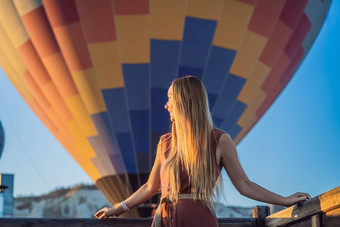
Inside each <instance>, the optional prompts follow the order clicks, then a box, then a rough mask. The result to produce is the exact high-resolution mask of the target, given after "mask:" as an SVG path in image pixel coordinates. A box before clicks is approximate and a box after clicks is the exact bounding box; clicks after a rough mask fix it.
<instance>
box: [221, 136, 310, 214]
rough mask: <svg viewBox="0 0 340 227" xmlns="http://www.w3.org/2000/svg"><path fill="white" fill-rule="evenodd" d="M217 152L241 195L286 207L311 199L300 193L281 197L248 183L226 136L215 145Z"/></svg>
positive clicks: (232, 145) (232, 146)
mask: <svg viewBox="0 0 340 227" xmlns="http://www.w3.org/2000/svg"><path fill="white" fill-rule="evenodd" d="M217 152H218V154H220V155H221V161H222V163H223V166H224V168H225V170H226V171H227V174H228V176H229V178H230V180H231V182H232V183H233V185H234V186H235V188H236V189H237V190H238V191H239V192H240V194H241V195H244V196H246V197H249V198H251V199H254V200H257V201H261V202H266V203H271V204H277V205H283V206H287V207H288V206H291V205H293V204H296V203H298V202H301V201H305V200H306V199H310V198H311V197H310V195H309V194H308V193H300V192H298V193H295V194H293V195H291V196H288V197H283V196H280V195H278V194H275V193H273V192H271V191H268V190H267V189H265V188H263V187H261V186H259V185H258V184H256V183H254V182H252V181H250V180H249V179H248V177H247V175H246V174H245V172H244V170H243V168H242V166H241V164H240V161H239V160H238V157H237V151H236V148H235V145H234V142H233V141H232V139H231V138H230V136H228V135H227V134H222V135H221V137H220V139H219V142H218V145H217Z"/></svg>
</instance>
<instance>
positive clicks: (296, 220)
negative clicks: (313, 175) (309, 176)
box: [264, 187, 340, 227]
mask: <svg viewBox="0 0 340 227" xmlns="http://www.w3.org/2000/svg"><path fill="white" fill-rule="evenodd" d="M264 225H265V226H266V227H274V226H275V227H276V226H292V227H294V226H299V227H300V226H312V227H320V226H325V227H329V226H334V227H339V226H340V187H337V188H334V189H333V190H331V191H328V192H326V193H324V194H321V195H319V196H317V197H314V198H312V199H310V200H309V201H306V202H303V203H301V204H297V205H294V206H291V207H288V208H287V209H284V210H282V211H280V212H277V213H275V214H272V215H270V216H267V217H265V218H264Z"/></svg>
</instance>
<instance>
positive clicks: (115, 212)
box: [94, 203, 124, 220]
mask: <svg viewBox="0 0 340 227" xmlns="http://www.w3.org/2000/svg"><path fill="white" fill-rule="evenodd" d="M119 205H120V204H119V203H117V204H115V205H113V207H104V208H102V209H100V210H99V211H98V212H97V213H96V214H95V215H94V217H95V218H97V219H99V220H101V219H103V218H109V217H110V216H113V217H118V216H119V215H121V214H122V213H124V211H123V209H119Z"/></svg>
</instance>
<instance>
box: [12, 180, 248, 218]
mask: <svg viewBox="0 0 340 227" xmlns="http://www.w3.org/2000/svg"><path fill="white" fill-rule="evenodd" d="M104 206H110V203H109V202H108V201H107V199H106V198H105V197H104V195H103V194H102V193H101V192H100V191H99V190H98V189H97V187H96V186H94V185H92V186H86V185H78V186H75V187H73V188H70V189H58V190H56V191H53V192H51V193H49V194H46V195H42V196H35V197H20V198H15V199H14V217H30V218H33V217H34V218H92V217H93V214H94V213H95V212H96V211H97V210H98V209H100V208H102V207H104ZM216 214H217V217H234V218H236V217H251V216H252V208H244V207H230V206H228V207H225V206H222V205H216Z"/></svg>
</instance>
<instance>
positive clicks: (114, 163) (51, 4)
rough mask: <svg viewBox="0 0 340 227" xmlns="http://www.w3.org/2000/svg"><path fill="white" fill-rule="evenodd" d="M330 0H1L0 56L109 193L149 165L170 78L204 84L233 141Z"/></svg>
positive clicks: (261, 109)
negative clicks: (187, 77)
mask: <svg viewBox="0 0 340 227" xmlns="http://www.w3.org/2000/svg"><path fill="white" fill-rule="evenodd" d="M330 4H331V0H299V1H295V0H277V1H272V0H257V1H256V0H209V1H206V0H190V1H189V0H101V1H93V0H43V1H39V0H14V1H12V0H2V1H1V3H0V64H1V67H2V68H3V70H4V71H5V73H6V75H7V76H8V78H9V79H10V80H11V82H12V83H13V85H14V86H15V87H16V89H17V90H18V92H19V93H20V94H21V96H22V97H23V99H25V101H26V102H27V104H28V105H29V106H30V107H31V109H32V110H33V111H34V112H35V113H36V115H37V116H38V117H39V118H40V119H41V121H42V122H43V123H44V124H45V125H46V127H47V128H48V129H49V130H50V132H51V133H52V134H53V135H54V136H55V137H56V138H57V139H58V140H59V141H60V143H61V144H62V145H63V146H64V147H65V149H67V151H68V152H69V153H70V154H71V155H72V156H73V157H74V159H75V160H76V161H77V162H78V163H79V165H80V166H81V167H82V168H83V169H84V170H85V171H86V173H87V174H88V175H89V176H90V177H91V179H92V180H93V181H94V182H95V183H96V185H97V186H98V188H99V189H100V190H101V191H102V192H103V193H104V194H105V196H106V197H107V198H108V199H109V201H110V202H112V203H115V202H118V201H121V200H123V199H125V198H126V197H127V196H128V195H129V194H130V193H131V192H132V191H133V190H136V189H137V188H138V187H139V186H140V185H141V184H143V183H144V182H145V181H146V179H147V177H148V174H149V172H150V169H151V167H152V164H153V159H154V157H155V152H156V146H157V143H158V140H159V137H160V135H162V134H163V133H165V132H167V131H168V130H169V124H170V122H169V115H168V113H167V111H165V110H164V109H163V106H164V104H165V103H166V93H167V89H168V87H169V85H170V83H171V81H172V80H174V79H175V78H177V77H181V76H185V75H195V76H197V77H198V78H200V79H201V80H202V81H203V83H204V84H205V86H206V88H207V92H208V96H209V103H210V109H211V113H212V116H213V120H214V124H215V125H216V126H217V127H219V128H221V129H223V130H225V131H227V132H228V133H229V134H230V135H231V137H232V138H233V139H234V141H235V143H236V144H237V143H239V142H240V141H241V140H242V138H243V137H244V136H245V135H246V134H247V133H248V132H249V130H250V129H251V128H252V127H253V126H254V125H255V124H256V122H257V121H258V120H259V119H260V118H261V117H262V115H263V114H264V113H265V112H266V110H267V109H268V108H269V107H270V106H271V104H272V103H273V102H274V101H275V99H276V98H277V96H278V95H279V94H280V93H281V92H282V90H283V89H284V88H285V86H286V85H287V83H288V82H289V80H290V79H291V78H292V76H293V75H294V72H295V71H296V69H297V68H298V66H299V64H300V63H301V61H302V60H303V58H304V57H305V56H306V54H307V53H308V51H309V49H310V47H311V45H312V44H313V42H314V40H315V38H316V36H317V34H318V32H319V31H320V29H321V27H322V24H323V22H324V20H325V17H326V15H327V13H328V10H329V7H330Z"/></svg>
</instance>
